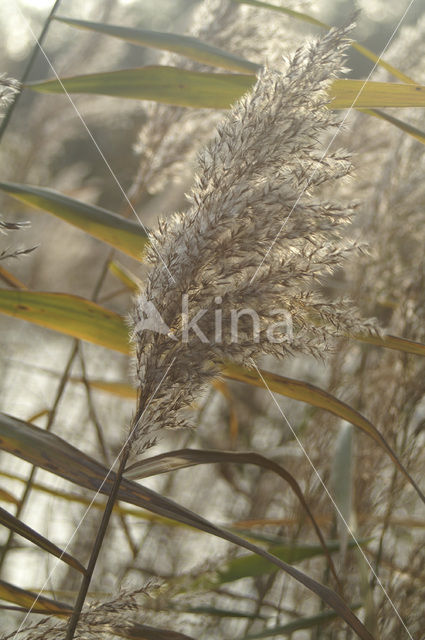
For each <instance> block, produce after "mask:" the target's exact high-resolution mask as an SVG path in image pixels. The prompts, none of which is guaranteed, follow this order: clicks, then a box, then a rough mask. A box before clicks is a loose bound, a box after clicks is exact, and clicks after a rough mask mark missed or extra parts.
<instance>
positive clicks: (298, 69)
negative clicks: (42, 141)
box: [133, 28, 369, 449]
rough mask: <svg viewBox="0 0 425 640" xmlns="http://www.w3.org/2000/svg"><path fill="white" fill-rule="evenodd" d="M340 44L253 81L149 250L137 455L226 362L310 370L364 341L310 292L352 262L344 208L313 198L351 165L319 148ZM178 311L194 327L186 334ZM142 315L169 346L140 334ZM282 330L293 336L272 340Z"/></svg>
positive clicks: (329, 120) (340, 33) (139, 353)
mask: <svg viewBox="0 0 425 640" xmlns="http://www.w3.org/2000/svg"><path fill="white" fill-rule="evenodd" d="M348 30H349V28H343V29H338V30H336V29H333V30H331V31H330V32H329V33H328V34H327V35H326V36H324V37H323V38H321V39H318V40H316V41H314V42H312V43H311V44H308V45H307V46H305V47H303V48H300V49H298V50H297V51H296V53H295V54H294V55H293V56H292V58H290V59H289V61H288V66H287V70H286V71H285V72H284V73H280V72H278V71H274V70H270V69H265V70H263V71H262V72H261V73H260V75H259V77H258V80H257V83H256V85H255V87H254V88H253V90H252V91H251V92H250V93H249V94H247V95H246V96H244V97H243V98H242V99H241V100H240V101H239V102H238V103H237V104H236V105H235V106H234V108H233V109H232V110H231V111H230V113H229V114H228V115H226V117H225V118H224V120H223V121H222V122H221V123H220V124H219V126H218V128H217V134H216V136H215V138H214V139H213V140H212V141H211V142H210V143H209V144H208V145H207V147H206V148H205V150H204V151H203V152H202V153H201V154H200V156H199V161H198V163H199V170H198V175H197V177H196V179H195V184H194V187H193V190H192V193H191V195H190V205H191V206H190V209H189V211H188V212H187V213H185V214H183V215H179V214H177V215H176V216H175V217H174V218H173V219H172V220H171V221H167V222H162V223H160V225H159V229H158V231H157V232H156V233H155V234H154V235H153V236H152V238H151V250H150V254H149V258H150V261H151V263H152V270H151V271H150V274H149V277H148V282H147V286H146V290H145V292H144V293H143V294H142V295H140V296H139V298H138V299H137V301H136V305H135V309H134V313H133V326H134V330H133V341H134V344H135V350H136V370H137V377H138V380H139V382H140V386H141V392H140V401H139V410H138V414H137V420H138V422H137V427H136V429H135V439H136V440H137V441H138V443H139V447H140V448H142V449H143V448H145V447H147V446H149V445H152V444H153V443H154V442H155V439H156V434H157V432H158V431H159V430H160V429H162V428H163V427H177V426H184V425H186V424H187V419H186V416H185V410H186V409H187V407H188V406H189V405H190V403H191V402H192V401H193V399H194V398H195V397H197V395H198V394H199V393H200V392H201V391H202V390H203V388H204V386H205V384H206V383H207V382H208V381H209V380H210V379H211V377H212V376H217V375H218V373H219V371H220V366H221V365H222V363H224V362H226V361H227V360H229V359H232V360H233V361H238V362H241V363H245V364H250V363H251V358H257V357H259V356H261V355H262V354H265V353H269V354H272V355H275V356H282V355H286V354H288V353H294V352H301V353H309V354H313V355H316V356H317V355H320V354H321V353H322V352H323V350H325V349H327V348H328V346H329V341H330V339H331V338H332V337H333V336H335V335H340V334H346V333H349V332H352V331H356V332H358V331H361V330H367V329H368V328H369V325H368V323H364V322H362V321H361V320H360V319H359V317H358V315H357V314H356V313H355V312H354V311H353V310H352V305H350V303H348V302H347V301H344V300H341V301H330V300H327V299H325V298H324V296H323V295H322V294H321V293H320V291H319V289H318V285H317V282H318V280H320V278H321V276H324V275H326V274H328V273H329V272H332V271H333V270H334V269H335V268H336V267H338V266H339V265H340V264H341V262H342V260H343V258H344V256H346V255H347V253H349V252H351V251H353V250H357V249H358V247H357V246H356V245H354V244H352V243H350V242H347V241H345V240H342V238H341V232H342V231H343V230H344V228H345V226H346V225H347V223H348V222H349V220H350V217H351V215H352V212H353V207H352V206H351V205H350V204H344V203H338V202H332V201H324V200H323V197H322V195H321V185H323V184H325V183H329V182H334V181H335V180H341V179H343V178H345V176H347V175H348V174H349V172H350V168H351V163H350V159H349V156H348V154H347V153H345V152H344V151H341V150H335V151H329V150H326V152H323V151H322V150H321V144H320V142H319V140H320V138H321V137H322V138H323V136H324V135H326V134H328V133H329V131H332V129H334V128H335V127H336V126H337V124H338V120H337V118H336V117H335V115H334V113H333V112H332V111H331V110H330V109H328V104H329V97H328V93H327V88H328V87H329V84H330V82H331V81H332V79H333V78H334V77H335V76H336V75H337V74H338V73H341V72H343V71H344V68H343V54H344V51H345V49H346V47H347V46H348V39H347V32H348ZM182 297H184V300H185V303H184V304H185V305H186V307H187V309H190V317H191V318H193V317H194V316H195V317H199V323H198V324H199V329H200V330H199V331H197V332H195V331H192V334H190V333H188V331H187V327H188V324H187V319H188V317H187V313H186V307H184V308H183V305H182ZM217 306H219V307H220V309H219V312H220V314H221V315H220V319H221V321H222V322H221V325H220V331H219V335H218V336H217V323H216V320H217V315H216V313H217ZM152 308H155V309H156V311H157V312H158V313H159V315H160V316H161V318H162V321H163V323H164V326H167V328H168V331H167V332H165V331H164V332H160V333H159V332H155V331H152V330H149V329H146V328H145V327H146V317H147V316H149V314H150V311H151V309H152ZM247 309H250V310H254V311H255V315H256V317H257V318H258V323H257V325H256V326H254V325H255V322H254V321H253V319H252V314H251V315H250V314H249V313H242V312H241V310H247ZM235 311H236V312H237V313H238V315H239V314H240V317H239V322H238V326H237V337H236V339H235V332H234V331H232V328H231V316H232V312H233V314H234V313H235ZM240 312H241V313H240ZM288 316H289V317H290V319H291V325H292V328H293V331H291V332H289V331H286V332H283V334H281V335H280V336H279V338H278V339H277V340H274V339H271V334H272V333H273V331H274V329H273V328H274V327H276V324H277V323H279V324H280V326H281V327H282V326H285V325H287V323H288ZM151 328H153V327H151ZM253 328H254V337H253ZM233 329H234V326H233ZM165 375H166V381H165V382H164V384H162V380H163V378H164V376H165Z"/></svg>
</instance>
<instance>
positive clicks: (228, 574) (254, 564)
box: [218, 541, 356, 584]
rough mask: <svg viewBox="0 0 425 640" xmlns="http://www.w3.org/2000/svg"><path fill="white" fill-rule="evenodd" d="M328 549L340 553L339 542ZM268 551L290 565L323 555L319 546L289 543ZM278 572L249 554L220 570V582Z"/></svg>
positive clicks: (352, 545) (353, 543)
mask: <svg viewBox="0 0 425 640" xmlns="http://www.w3.org/2000/svg"><path fill="white" fill-rule="evenodd" d="M355 545H356V543H355V542H354V541H351V542H350V545H349V546H350V547H354V546H355ZM326 549H327V553H328V554H329V553H334V552H335V551H339V549H340V545H339V543H338V542H328V544H327V545H326ZM268 550H269V551H270V553H272V554H273V555H274V556H276V557H278V558H280V559H281V560H284V561H285V562H288V563H289V564H296V563H298V562H302V561H303V560H309V559H310V558H315V557H317V556H322V555H323V549H322V547H321V546H319V545H307V544H296V543H288V544H280V545H272V546H269V548H268ZM276 571H277V567H273V566H270V564H269V563H268V562H266V561H265V560H264V558H259V557H258V556H256V555H254V554H249V555H245V556H240V557H239V558H234V559H233V560H230V561H229V562H227V563H226V564H225V565H224V566H223V567H221V568H219V569H218V581H219V583H220V584H224V583H227V582H234V581H235V580H240V579H241V578H255V577H258V576H262V575H264V574H270V573H275V572H276Z"/></svg>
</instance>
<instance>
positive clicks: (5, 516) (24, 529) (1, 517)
mask: <svg viewBox="0 0 425 640" xmlns="http://www.w3.org/2000/svg"><path fill="white" fill-rule="evenodd" d="M0 523H1V524H2V525H4V526H5V527H7V528H8V529H11V530H12V531H15V533H17V534H19V535H20V536H22V537H23V538H26V539H27V540H30V541H31V542H33V543H34V544H36V545H37V546H38V547H40V549H44V550H45V551H48V552H49V553H51V554H52V555H53V556H56V558H59V559H60V560H63V562H66V564H68V565H69V566H70V567H73V568H74V569H77V571H80V572H81V573H85V572H86V570H85V568H84V566H83V565H82V564H81V562H79V561H78V560H77V559H76V558H73V557H72V556H71V555H70V554H69V553H66V552H65V551H62V549H60V548H59V547H58V546H56V545H55V544H53V542H50V540H48V539H47V538H45V537H44V536H42V535H40V534H39V533H37V531H34V529H32V528H31V527H29V526H28V525H26V524H25V523H24V522H22V520H19V519H18V518H15V516H13V515H12V514H11V513H9V512H8V511H6V510H5V509H3V508H2V507H0Z"/></svg>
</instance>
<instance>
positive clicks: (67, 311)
mask: <svg viewBox="0 0 425 640" xmlns="http://www.w3.org/2000/svg"><path fill="white" fill-rule="evenodd" d="M0 312H2V313H6V314H8V315H10V316H14V317H15V318H21V319H22V320H27V321H29V322H33V323H35V324H38V325H41V326H42V327H47V328H48V329H54V330H55V331H60V332H61V333H66V334H67V335H71V336H73V337H74V338H79V339H81V340H88V341H89V342H94V343H95V344H99V345H102V346H106V347H109V348H110V349H115V350H116V351H121V353H128V351H129V345H128V337H127V330H126V328H125V323H124V320H123V318H121V316H119V315H118V314H117V313H114V312H113V311H109V310H108V309H105V308H104V307H101V306H99V305H98V304H96V303H95V302H91V301H90V300H86V299H85V298H80V297H79V296H73V295H69V294H65V293H44V292H40V291H9V290H5V289H0Z"/></svg>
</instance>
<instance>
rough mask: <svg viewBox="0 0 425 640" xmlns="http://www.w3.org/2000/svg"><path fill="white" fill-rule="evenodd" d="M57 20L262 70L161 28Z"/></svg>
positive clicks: (215, 63)
mask: <svg viewBox="0 0 425 640" xmlns="http://www.w3.org/2000/svg"><path fill="white" fill-rule="evenodd" d="M55 20H57V21H58V22H63V23H64V24H68V25H69V26H72V27H77V28H78V29H85V30H89V31H94V32H97V33H103V34H105V35H108V36H112V37H114V38H119V39H120V40H125V41H126V42H129V43H131V44H135V45H138V46H143V47H152V48H154V49H160V50H165V51H171V52H172V53H177V54H179V55H181V56H185V57H187V58H190V59H191V60H195V62H200V63H201V64H206V65H209V66H212V67H220V68H222V69H229V70H230V71H239V72H245V73H251V74H252V73H256V72H257V71H259V70H260V69H261V66H260V65H259V64H256V63H255V62H250V61H249V60H244V59H243V58H240V57H239V56H236V55H234V54H232V53H228V52H227V51H223V50H222V49H219V48H218V47H214V46H212V45H210V44H207V43H205V42H201V41H200V40H198V39H196V38H193V37H191V36H184V35H179V34H176V33H164V32H161V31H148V30H146V29H132V28H131V27H122V26H117V25H111V24H104V23H101V22H90V21H87V20H75V19H73V18H65V17H62V16H57V17H56V18H55Z"/></svg>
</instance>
